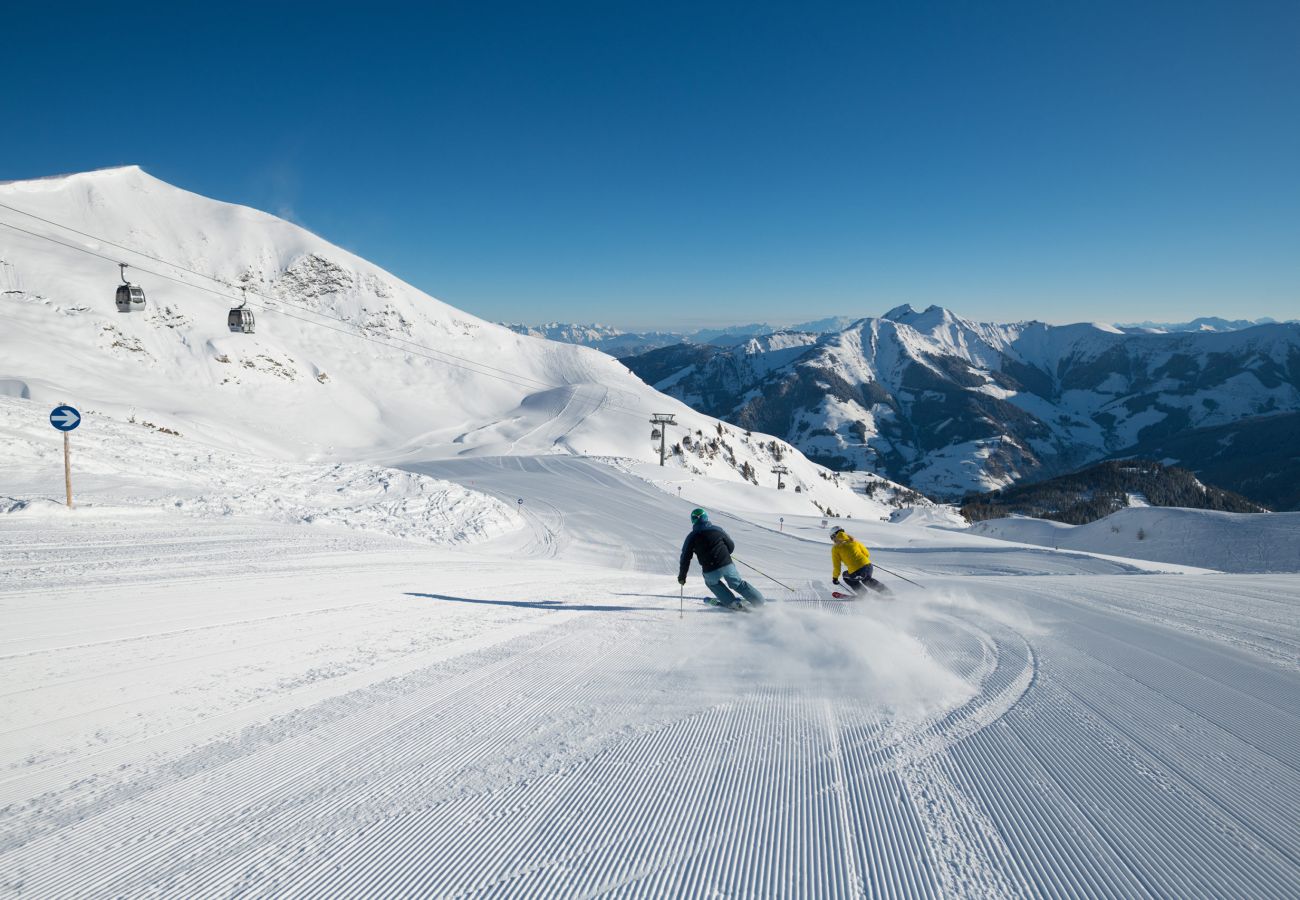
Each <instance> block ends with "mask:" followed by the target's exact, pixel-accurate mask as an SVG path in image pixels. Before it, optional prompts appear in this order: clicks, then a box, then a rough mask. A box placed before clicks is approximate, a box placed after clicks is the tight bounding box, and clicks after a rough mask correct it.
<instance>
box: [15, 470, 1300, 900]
mask: <svg viewBox="0 0 1300 900" xmlns="http://www.w3.org/2000/svg"><path fill="white" fill-rule="evenodd" d="M408 468H409V469H410V470H411V472H412V473H413V474H414V475H416V476H419V477H430V478H432V479H436V480H437V481H436V483H438V484H442V483H455V484H458V485H462V486H464V487H465V488H467V489H469V490H473V491H479V492H484V493H487V494H489V495H492V496H493V497H495V498H496V500H497V501H501V504H502V505H503V506H504V507H508V508H510V509H511V510H513V511H515V512H517V514H518V517H519V521H521V522H522V523H523V526H522V528H520V529H518V530H515V531H513V532H508V533H503V534H496V535H495V536H489V537H488V539H486V540H485V541H484V542H482V543H479V544H476V545H474V546H471V547H468V548H448V547H443V546H430V545H428V544H426V543H415V542H410V541H402V540H398V539H397V538H396V537H394V536H392V535H391V534H383V533H377V532H374V531H368V532H358V531H355V530H352V531H348V530H344V529H342V528H338V527H336V526H334V525H332V524H326V525H323V526H320V527H312V528H306V527H303V526H301V525H291V524H285V523H282V522H280V523H277V522H267V521H263V520H258V519H251V518H238V517H234V516H223V517H217V518H202V517H196V516H194V515H184V514H182V513H181V512H170V513H169V512H165V511H160V510H156V509H149V510H138V509H137V510H127V509H120V510H117V511H116V512H115V511H114V510H113V509H112V508H110V507H105V508H102V509H99V510H94V509H92V510H87V511H84V514H77V515H66V514H61V513H58V512H54V511H42V510H38V509H26V510H22V511H20V512H18V513H16V514H13V515H9V516H5V517H0V610H2V612H3V617H4V621H5V623H6V628H5V633H4V635H3V636H0V673H3V680H2V681H0V710H3V717H2V719H0V722H2V724H0V766H2V767H0V809H3V818H2V819H0V821H2V822H3V824H0V893H2V894H4V895H5V896H20V897H39V898H59V897H108V896H113V897H146V896H159V897H185V898H197V897H233V896H240V897H276V898H291V897H313V898H317V897H426V896H427V897H588V896H617V897H781V898H800V897H808V898H812V897H1035V896H1051V897H1113V898H1134V897H1179V898H1185V897H1278V898H1282V897H1295V896H1300V828H1297V827H1296V823H1297V822H1300V690H1297V687H1298V686H1300V616H1298V615H1297V605H1298V604H1300V576H1296V575H1286V574H1281V575H1225V574H1217V573H1209V572H1204V571H1195V570H1179V569H1178V568H1177V567H1169V566H1161V565H1159V564H1153V563H1143V562H1139V561H1132V560H1127V561H1126V560H1117V559H1114V558H1110V557H1102V556H1096V555H1092V554H1087V553H1081V552H1058V551H1054V550H1051V549H1049V548H1044V547H1029V546H1020V545H1014V544H1008V543H1005V542H1000V541H992V540H986V539H983V538H979V537H975V536H971V535H968V534H962V533H957V532H952V531H945V530H941V529H934V528H925V527H919V526H908V525H891V524H887V523H882V522H878V521H865V520H864V521H854V522H852V523H850V522H849V521H848V520H844V521H843V522H842V524H844V525H846V527H849V528H850V530H851V531H853V532H854V533H855V534H857V536H858V537H859V538H861V539H863V540H864V542H866V543H868V545H869V546H871V547H872V549H873V555H874V557H875V559H876V560H877V561H878V562H879V563H881V564H883V565H884V566H886V567H888V568H890V569H892V570H894V571H896V572H899V573H900V574H904V575H906V576H907V577H908V578H911V579H912V580H914V581H918V582H920V583H921V584H923V585H924V588H919V587H914V586H912V585H910V584H907V583H905V582H903V581H901V580H898V579H891V576H889V575H882V576H881V577H882V578H885V579H891V580H890V582H889V583H890V584H891V586H892V587H893V588H894V590H895V597H894V599H892V600H876V599H872V600H864V601H858V602H840V601H833V600H830V599H828V591H827V588H828V581H829V572H828V571H827V567H828V565H829V554H828V552H827V546H826V539H825V532H824V531H823V530H822V529H821V527H820V522H819V521H818V520H816V519H804V518H799V517H795V516H786V517H785V521H784V522H777V521H776V517H775V516H772V515H768V514H766V513H764V512H763V511H762V506H761V503H759V502H757V501H756V502H754V503H752V504H749V505H748V506H747V505H746V503H745V502H742V500H741V499H737V501H736V502H735V503H734V504H732V506H731V507H728V508H723V507H721V506H719V504H718V503H717V502H714V501H710V505H711V507H713V508H715V518H716V519H717V521H718V522H719V523H720V524H722V525H723V526H724V527H725V528H727V529H728V530H729V531H730V532H731V534H732V535H733V537H734V538H735V539H736V542H737V545H738V554H739V557H740V558H741V559H743V560H745V562H746V563H748V564H751V565H755V566H758V567H759V568H761V569H762V570H763V571H764V572H766V573H768V575H771V576H773V577H774V578H776V579H778V580H779V581H781V582H782V583H783V585H784V586H783V587H778V586H777V585H776V584H775V583H773V581H771V580H769V579H768V578H766V577H765V576H762V575H759V574H757V573H756V572H755V571H754V570H753V569H745V575H746V577H747V578H752V580H753V583H754V584H755V585H757V586H759V587H760V589H762V590H763V591H764V592H765V593H767V594H768V596H769V598H770V599H771V600H772V603H770V604H769V605H768V606H767V607H766V608H764V609H762V610H761V611H758V612H756V613H754V614H751V615H738V614H735V613H731V612H727V611H724V610H718V609H714V608H710V607H707V606H705V605H703V604H702V603H700V602H699V601H700V599H701V598H702V596H703V590H704V589H703V586H702V584H701V583H700V581H699V577H698V569H697V568H696V569H694V570H693V572H692V575H691V580H690V581H689V582H688V585H687V589H686V590H685V592H684V594H683V596H682V597H679V593H678V591H677V590H676V588H677V585H676V584H675V583H674V578H673V575H674V574H675V565H676V555H677V550H678V546H679V542H680V539H681V538H682V537H683V536H684V533H685V526H686V524H687V515H686V513H687V511H689V509H690V508H691V507H692V506H693V505H695V504H696V503H697V502H700V499H699V498H698V497H693V496H690V494H691V492H692V490H694V491H695V492H696V493H699V492H702V491H704V490H705V487H704V486H702V485H695V486H693V487H692V488H690V489H688V490H686V491H683V493H685V494H687V496H684V497H680V498H679V497H678V496H676V492H675V491H674V490H671V489H665V486H664V485H662V484H656V483H655V478H656V477H657V475H656V473H655V472H654V471H653V469H654V468H657V467H650V469H647V470H627V469H624V470H620V469H618V468H615V467H610V466H607V465H603V464H601V463H598V462H594V461H591V460H585V459H581V458H574V457H561V456H547V457H510V458H498V457H474V458H466V459H459V460H449V461H440V462H430V463H410V464H408ZM670 487H671V486H670ZM736 490H739V489H738V488H737V489H736ZM754 490H755V491H757V489H754ZM752 496H753V497H760V496H761V495H759V494H757V493H754V494H752ZM736 497H737V498H740V495H739V494H737V495H736ZM519 499H523V500H524V502H523V504H519V503H518V500H519ZM494 502H495V501H494ZM746 510H749V511H746ZM754 510H757V511H754ZM191 512H192V510H191ZM742 568H743V567H742Z"/></svg>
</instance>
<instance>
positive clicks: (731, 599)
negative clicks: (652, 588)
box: [677, 509, 763, 606]
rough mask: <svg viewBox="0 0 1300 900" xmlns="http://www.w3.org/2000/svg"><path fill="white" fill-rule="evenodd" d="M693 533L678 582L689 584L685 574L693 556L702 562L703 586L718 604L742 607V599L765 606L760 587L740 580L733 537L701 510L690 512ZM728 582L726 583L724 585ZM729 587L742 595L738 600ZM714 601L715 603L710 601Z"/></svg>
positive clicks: (683, 556) (687, 541)
mask: <svg viewBox="0 0 1300 900" xmlns="http://www.w3.org/2000/svg"><path fill="white" fill-rule="evenodd" d="M691 523H692V524H691V533H690V534H688V535H687V536H686V543H684V544H682V559H681V566H680V568H679V569H678V571H677V583H678V584H685V583H686V572H687V570H688V569H690V567H691V554H692V553H694V554H695V558H696V559H698V560H699V561H700V568H701V569H703V570H704V583H705V584H707V585H708V586H709V590H711V591H713V593H714V594H715V595H716V596H717V598H718V600H717V605H720V606H739V605H741V603H740V601H741V597H743V598H744V599H745V600H748V601H749V602H750V603H751V604H752V605H754V606H759V605H761V604H762V603H763V595H762V594H760V593H759V591H758V588H756V587H754V586H753V585H752V584H750V583H749V582H748V581H746V580H745V579H743V578H741V577H740V572H738V571H737V570H736V564H735V563H733V562H732V561H731V551H733V550H735V549H736V544H735V542H734V541H732V539H731V537H730V536H729V535H728V534H727V533H726V532H725V531H723V530H722V529H721V528H719V527H718V526H717V525H714V524H712V523H711V522H710V521H709V514H708V513H707V512H705V511H704V510H702V509H694V510H691ZM724 581H725V582H726V583H725V584H724V583H723V582H724ZM728 585H730V586H731V588H732V589H734V590H735V591H737V592H738V593H739V594H740V597H737V596H736V595H735V594H733V593H732V592H731V591H729V590H727V587H728ZM710 602H712V601H710Z"/></svg>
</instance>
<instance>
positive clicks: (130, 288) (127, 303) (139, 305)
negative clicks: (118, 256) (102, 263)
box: [116, 263, 144, 313]
mask: <svg viewBox="0 0 1300 900" xmlns="http://www.w3.org/2000/svg"><path fill="white" fill-rule="evenodd" d="M117 267H118V271H119V272H121V274H122V283H121V284H119V285H118V286H117V298H116V302H117V311H118V312H125V313H129V312H135V311H136V310H141V309H144V288H142V287H140V285H138V284H132V283H131V282H129V281H127V280H126V269H127V266H126V263H118V264H117Z"/></svg>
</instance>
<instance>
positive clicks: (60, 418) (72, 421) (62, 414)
mask: <svg viewBox="0 0 1300 900" xmlns="http://www.w3.org/2000/svg"><path fill="white" fill-rule="evenodd" d="M50 424H51V425H53V426H54V427H55V428H57V429H59V431H71V430H72V429H74V428H76V427H77V426H78V425H80V424H81V413H79V412H77V411H76V410H75V409H73V408H72V407H71V406H56V407H54V411H53V412H52V413H50Z"/></svg>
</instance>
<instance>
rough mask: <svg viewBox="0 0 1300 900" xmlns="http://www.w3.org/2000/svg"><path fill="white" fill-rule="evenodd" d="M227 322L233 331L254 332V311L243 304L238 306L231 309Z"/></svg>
mask: <svg viewBox="0 0 1300 900" xmlns="http://www.w3.org/2000/svg"><path fill="white" fill-rule="evenodd" d="M226 324H227V325H229V326H230V330H231V331H237V332H242V333H244V334H252V333H253V324H254V322H253V311H252V310H251V309H245V308H244V307H242V306H239V307H236V308H234V309H232V310H231V311H230V315H229V316H227V317H226Z"/></svg>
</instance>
